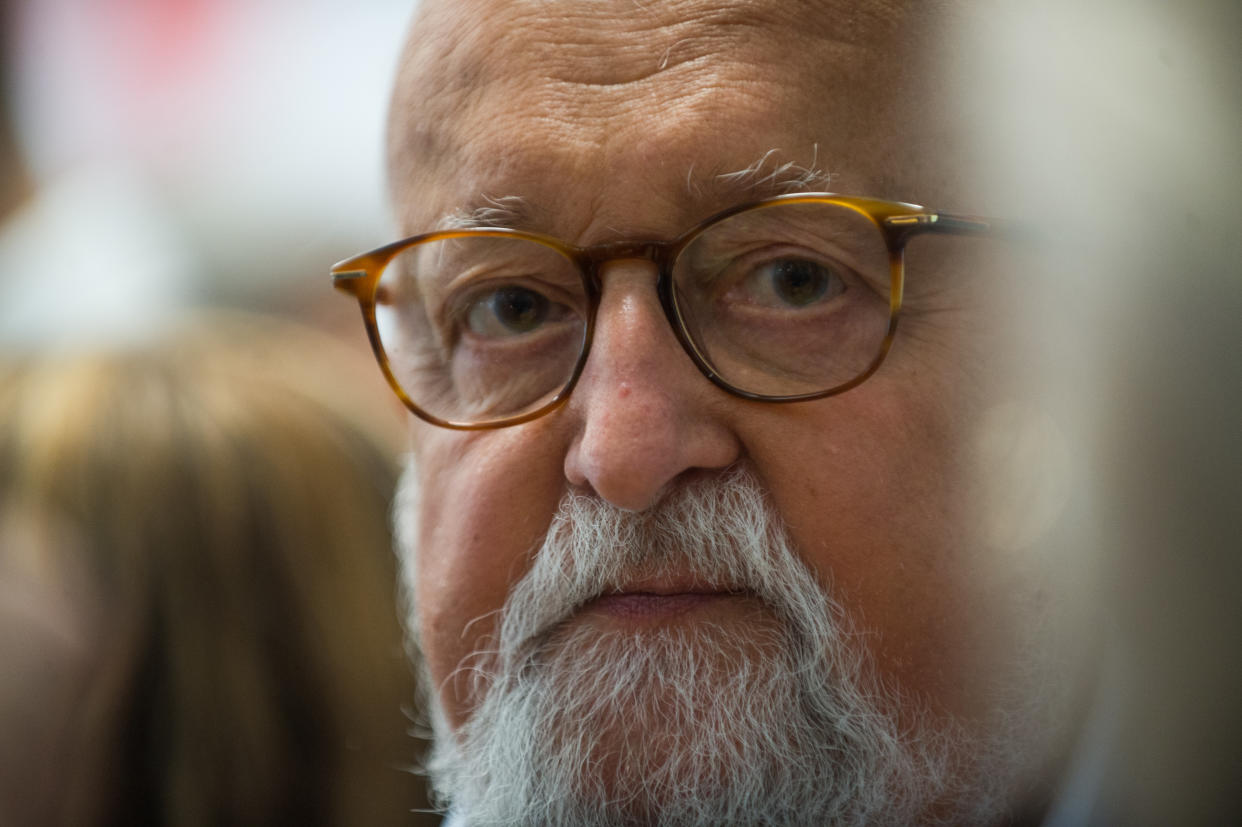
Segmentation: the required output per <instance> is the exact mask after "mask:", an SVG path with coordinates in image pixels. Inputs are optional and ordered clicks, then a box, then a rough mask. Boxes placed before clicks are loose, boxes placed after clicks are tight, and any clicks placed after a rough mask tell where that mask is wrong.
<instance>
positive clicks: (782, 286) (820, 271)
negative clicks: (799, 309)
mask: <svg viewBox="0 0 1242 827" xmlns="http://www.w3.org/2000/svg"><path fill="white" fill-rule="evenodd" d="M772 287H773V289H774V290H775V291H776V294H777V295H778V296H780V297H781V298H782V299H784V300H785V301H787V302H789V303H790V304H793V305H799V306H801V305H806V304H810V303H811V302H813V301H815V300H816V299H818V298H820V297H821V296H823V295H824V293H825V292H827V290H828V273H827V272H826V271H825V270H824V268H823V267H821V266H819V265H818V264H816V263H814V262H812V261H797V260H788V261H780V262H777V263H776V267H775V272H774V273H773V274H772Z"/></svg>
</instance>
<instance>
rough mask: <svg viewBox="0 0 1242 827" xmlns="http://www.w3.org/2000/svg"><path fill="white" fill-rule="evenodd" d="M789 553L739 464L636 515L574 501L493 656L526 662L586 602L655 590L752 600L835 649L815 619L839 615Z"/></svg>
mask: <svg viewBox="0 0 1242 827" xmlns="http://www.w3.org/2000/svg"><path fill="white" fill-rule="evenodd" d="M790 548H791V544H790V542H789V540H788V538H787V537H786V536H785V531H784V527H783V524H782V523H781V522H780V520H779V518H778V517H777V516H776V514H775V511H774V510H773V509H772V508H771V506H770V504H769V503H768V501H767V498H766V495H765V494H764V491H763V489H762V487H761V486H760V483H759V481H758V479H757V477H756V476H755V474H754V473H753V472H752V471H751V470H749V468H747V467H746V466H745V465H741V464H739V465H735V466H733V467H732V468H730V469H728V470H727V471H726V472H724V473H723V474H722V475H720V476H717V477H714V478H709V479H704V480H702V481H695V482H690V483H688V484H687V485H685V486H683V487H681V488H678V489H677V490H675V491H674V492H672V493H671V494H670V495H669V497H667V498H666V499H665V500H664V501H662V502H661V503H659V504H658V505H657V506H656V507H655V508H653V509H651V510H649V511H646V512H642V513H634V512H629V511H624V510H622V509H619V508H617V507H615V506H613V505H610V504H609V503H607V502H606V501H603V500H601V499H599V498H597V497H593V496H590V495H587V494H581V493H576V492H571V493H570V494H568V495H567V496H566V497H565V498H564V499H563V500H562V502H561V505H560V507H559V509H558V510H557V512H556V514H555V515H554V517H553V519H552V522H551V524H550V526H549V528H548V532H547V535H546V536H545V539H544V542H543V544H542V545H541V547H540V548H539V549H538V550H537V552H536V553H535V555H534V560H533V563H532V565H531V568H530V570H529V571H528V572H527V573H526V575H525V576H524V577H523V578H522V579H521V580H520V581H519V582H518V584H517V585H516V586H515V587H514V588H513V590H512V591H511V593H510V597H509V600H508V601H507V602H506V604H505V607H504V609H503V611H502V614H501V623H500V629H499V640H498V647H497V648H498V650H499V655H500V656H501V657H502V658H503V659H506V660H509V659H512V658H522V657H526V656H528V655H529V654H530V652H531V651H532V648H533V647H537V646H538V644H539V642H540V641H541V640H542V639H544V638H546V637H547V635H548V634H549V633H550V632H551V631H552V630H554V629H555V628H557V627H558V626H559V625H560V624H562V623H564V622H565V621H567V620H569V619H570V618H572V617H573V615H574V613H575V612H576V611H578V609H580V608H581V607H582V606H583V605H584V604H586V603H588V602H589V601H591V600H593V599H595V598H597V597H600V596H603V595H607V594H615V593H618V592H622V591H627V590H629V589H630V588H632V587H633V586H634V584H636V583H649V582H653V581H657V582H658V581H667V582H676V583H693V584H694V586H695V587H696V588H699V589H708V590H712V591H728V592H746V593H749V594H752V595H754V596H755V597H757V598H758V599H759V600H760V601H761V602H762V603H764V604H765V605H766V606H767V608H769V609H770V610H771V611H772V612H773V613H774V614H775V615H776V616H777V617H778V618H779V619H780V620H782V621H783V622H784V624H785V625H786V626H789V627H791V628H790V629H789V630H788V631H790V632H791V633H793V636H794V638H795V639H796V640H797V641H799V642H800V643H803V644H805V645H810V646H814V648H816V649H823V648H826V647H832V648H834V649H835V648H837V641H838V640H839V638H840V624H828V623H818V622H814V621H812V620H811V619H812V618H820V617H824V616H825V615H831V616H833V617H836V618H839V617H840V616H841V613H840V612H839V611H838V610H837V607H836V606H835V605H834V604H833V603H832V601H831V600H830V599H829V598H828V597H827V596H826V595H824V593H823V590H822V588H821V587H820V586H819V584H818V582H817V581H816V580H815V578H814V575H812V574H811V572H810V570H809V569H808V568H807V567H806V565H805V564H804V563H803V562H802V561H801V560H799V559H798V558H797V557H795V556H794V555H793V554H791V553H790V552H789V549H790ZM811 595H815V596H819V597H820V598H822V599H821V601H820V605H817V606H815V607H813V608H812V607H807V606H806V603H807V600H808V597H809V596H811ZM808 609H811V610H809V611H808ZM808 624H811V625H812V626H813V628H811V627H808ZM507 665H509V666H513V665H515V664H513V663H508V664H507Z"/></svg>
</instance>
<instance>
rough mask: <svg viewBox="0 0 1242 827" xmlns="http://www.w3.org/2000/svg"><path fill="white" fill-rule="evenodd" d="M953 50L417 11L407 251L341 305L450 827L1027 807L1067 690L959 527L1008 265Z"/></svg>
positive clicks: (972, 499)
mask: <svg viewBox="0 0 1242 827" xmlns="http://www.w3.org/2000/svg"><path fill="white" fill-rule="evenodd" d="M948 19H951V18H950V17H949V16H947V15H945V14H944V8H943V6H942V4H930V3H922V2H913V1H912V2H862V3H843V2H830V1H829V0H825V1H824V2H796V3H791V2H785V1H784V0H767V2H763V1H762V0H759V1H758V2H756V1H754V0H752V1H751V2H726V0H675V1H674V2H663V3H640V2H635V0H561V1H560V2H546V0H509V1H508V2H485V1H484V0H478V2H463V0H440V1H439V2H433V1H432V0H428V2H426V3H424V6H423V9H422V11H421V14H420V17H419V19H418V20H417V21H416V23H415V25H414V27H413V34H412V38H411V41H410V44H409V46H408V49H407V51H406V54H405V55H404V58H403V60H402V63H401V68H400V73H399V77H398V81H397V88H396V93H395V96H394V103H393V111H392V120H391V130H390V159H389V160H390V170H391V180H392V187H393V193H394V198H395V203H396V206H397V211H398V217H399V221H400V224H401V227H402V229H403V230H404V231H405V233H406V234H407V235H410V236H411V238H408V239H406V240H404V241H401V242H397V243H396V244H393V245H389V246H387V247H385V248H381V249H380V250H377V251H373V252H371V253H368V254H364V255H362V256H358V257H355V258H353V259H350V260H348V261H345V262H342V263H341V264H339V265H337V266H336V268H334V276H335V281H336V284H337V286H338V287H340V288H341V289H343V290H345V291H347V292H351V293H353V294H354V295H356V296H357V297H358V298H359V300H360V302H361V304H362V306H363V312H364V316H365V318H366V320H367V324H368V330H369V333H370V335H371V340H372V343H373V345H374V346H375V349H376V353H377V355H378V356H379V359H380V362H381V365H382V366H383V367H384V370H385V372H386V375H387V377H388V379H389V381H390V382H391V384H392V385H393V387H394V389H395V390H396V391H397V392H398V393H399V395H400V396H401V397H402V399H403V401H404V402H405V404H406V405H407V407H409V409H410V410H411V411H412V412H413V413H414V414H415V415H416V417H415V418H414V419H413V420H412V421H413V426H412V427H413V443H414V452H413V460H412V465H411V468H410V470H409V473H408V474H407V485H406V486H405V488H404V494H403V496H402V499H401V501H400V502H399V503H398V519H399V522H400V528H401V529H402V534H403V548H404V556H405V562H406V570H407V575H408V578H407V579H408V585H409V587H410V590H411V597H412V600H411V605H412V612H411V627H412V629H413V630H414V632H415V634H416V636H417V640H418V643H419V645H420V647H421V650H422V653H423V655H424V658H425V673H426V674H425V677H426V681H427V688H428V702H429V705H430V707H431V714H432V717H433V723H434V727H435V732H436V745H435V749H434V753H433V755H432V756H431V758H430V761H429V769H430V772H431V775H432V778H433V782H434V785H435V787H436V789H437V790H438V791H439V793H440V794H441V795H442V797H443V799H444V801H445V802H446V803H447V804H448V806H449V807H450V809H451V811H452V812H453V813H454V817H455V818H456V819H458V820H459V821H460V822H461V823H464V824H468V825H483V824H532V825H542V824H565V825H592V824H600V825H605V824H662V825H665V824H666V825H673V824H676V825H681V824H808V825H823V824H910V823H954V824H957V823H962V824H967V823H977V824H1000V823H1031V822H1038V821H1039V819H1040V818H1042V817H1043V814H1044V813H1045V812H1046V811H1047V809H1048V805H1049V801H1050V800H1051V799H1052V793H1051V788H1050V785H1051V782H1052V781H1053V780H1054V779H1055V778H1056V777H1057V776H1058V774H1059V773H1061V772H1062V771H1063V770H1064V766H1063V764H1064V757H1065V755H1066V753H1067V749H1066V739H1065V738H1064V737H1063V736H1064V735H1065V733H1066V732H1067V731H1069V730H1072V729H1073V728H1074V726H1075V722H1076V720H1077V717H1076V715H1075V713H1074V712H1073V710H1074V709H1076V708H1077V706H1075V705H1074V704H1072V703H1071V699H1072V698H1073V697H1074V696H1075V695H1076V692H1075V691H1074V690H1073V688H1072V686H1073V684H1074V682H1073V681H1072V680H1070V678H1069V675H1070V673H1071V672H1072V670H1070V669H1068V668H1065V667H1064V664H1065V663H1066V662H1067V661H1072V660H1073V658H1072V657H1071V656H1070V655H1068V654H1067V650H1065V649H1064V648H1060V649H1056V648H1054V647H1053V646H1052V645H1051V644H1050V643H1049V640H1050V639H1051V638H1053V637H1055V636H1056V635H1055V632H1056V631H1057V630H1058V628H1059V621H1060V620H1061V619H1062V617H1063V613H1062V610H1061V608H1059V607H1058V604H1057V602H1056V594H1055V591H1054V590H1050V589H1049V582H1050V581H1049V579H1048V578H1047V577H1046V576H1045V575H1046V572H1045V571H1043V570H1042V569H1041V567H1040V565H1039V563H1038V561H1033V560H1032V559H1027V558H1024V557H1022V556H1021V555H1015V554H1012V553H1009V552H1010V551H1011V549H1012V547H1013V546H1014V544H1015V542H1016V541H1015V542H1005V541H1002V540H998V539H997V536H998V532H997V530H996V522H997V515H996V514H995V513H994V511H993V510H991V508H990V507H985V506H984V505H983V503H984V501H985V500H984V497H983V494H984V493H986V492H985V489H987V491H990V490H991V489H992V488H994V487H995V479H994V477H993V476H992V474H991V472H990V471H989V470H988V462H987V459H988V457H987V453H988V451H987V450H985V448H986V446H987V445H988V444H989V439H986V438H981V437H980V435H981V434H985V435H986V434H988V433H992V432H993V431H989V430H988V429H989V427H990V426H989V424H988V423H994V422H995V421H997V416H996V412H997V411H998V410H1005V409H1004V408H1003V406H1002V407H999V408H998V401H999V400H1001V399H1004V398H1006V396H1005V395H1006V393H1007V392H1008V389H1007V387H1006V372H1005V368H1006V366H1007V362H1008V360H1007V357H1006V355H1005V351H1004V349H1003V348H1000V347H999V343H1001V342H1003V341H1004V338H1003V336H1002V335H1001V334H1003V333H1004V332H1005V331H1004V329H1003V328H1004V327H1005V325H1004V324H998V323H997V318H998V314H997V312H996V309H997V306H998V304H997V303H998V296H1000V297H1002V299H1001V300H1003V294H1004V292H1005V290H1006V285H1007V283H1008V275H1009V273H1007V272H1006V269H1007V268H1008V269H1009V270H1012V269H1014V268H1015V267H1016V264H1013V263H1012V262H1010V261H1009V260H1007V256H1008V254H1009V253H1008V250H1009V248H1008V247H1007V246H1006V244H1005V242H1004V241H1003V240H1001V241H997V240H996V236H997V235H998V233H997V232H996V231H997V229H998V226H997V225H996V224H995V223H993V222H990V221H988V220H986V219H980V218H969V217H965V216H964V215H961V214H958V213H956V212H950V211H954V210H963V211H965V212H968V213H974V212H983V211H985V208H986V207H987V206H988V205H985V204H979V203H977V202H976V199H977V198H978V197H979V191H978V189H977V186H976V184H975V183H974V182H972V180H971V177H970V176H969V175H968V174H967V173H968V172H969V171H970V169H971V165H970V163H969V162H968V160H967V157H966V156H967V154H968V153H967V149H966V145H965V144H964V143H963V141H962V137H963V135H962V133H961V131H960V130H959V129H958V128H957V127H956V125H955V124H956V119H955V117H954V110H953V108H952V97H951V95H949V94H947V92H948V89H949V85H948V83H947V81H946V73H947V70H946V69H945V67H944V65H943V63H942V59H943V57H944V54H943V51H942V50H944V49H946V48H948V46H947V41H946V39H945V38H944V37H943V36H942V35H943V31H944V28H945V25H946V21H947V20H948ZM829 192H831V193H846V194H848V195H832V194H828V193H829ZM909 201H918V202H919V203H927V204H931V205H933V207H936V208H940V209H923V208H921V207H916V206H913V205H912V204H910V203H906V202H909ZM985 252H986V253H987V257H986V258H985V257H984V254H985ZM898 318H900V325H898ZM1000 420H1001V421H1008V420H1007V419H1006V417H1005V416H1003V415H1002V416H1001V417H1000ZM993 441H994V440H993ZM1004 525H1005V526H1007V525H1008V524H1007V523H1005V524H1004ZM1002 527H1004V526H1002ZM1000 534H1001V535H1003V534H1004V531H1003V530H1002V531H1001V532H1000ZM1010 539H1011V540H1012V538H1010ZM1054 664H1055V666H1054Z"/></svg>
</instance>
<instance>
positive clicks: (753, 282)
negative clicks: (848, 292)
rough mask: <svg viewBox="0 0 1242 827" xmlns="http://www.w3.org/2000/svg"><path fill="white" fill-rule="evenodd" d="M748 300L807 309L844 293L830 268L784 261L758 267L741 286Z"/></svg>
mask: <svg viewBox="0 0 1242 827" xmlns="http://www.w3.org/2000/svg"><path fill="white" fill-rule="evenodd" d="M739 286H740V287H741V289H742V290H743V292H744V293H745V295H746V298H747V299H748V300H749V301H751V302H754V303H755V304H759V305H763V306H766V307H778V308H779V307H807V306H809V305H812V304H815V303H816V302H821V301H824V300H825V299H831V298H833V297H834V296H837V295H839V294H840V293H841V292H842V291H844V290H845V282H843V281H842V280H841V277H840V276H838V275H837V274H836V272H834V271H833V270H832V269H831V268H829V267H827V266H826V265H823V264H820V263H819V262H816V261H809V260H807V259H801V258H781V259H775V260H773V261H769V262H766V263H764V264H763V265H761V266H759V267H757V268H756V269H755V270H754V271H753V272H752V273H751V274H750V275H749V276H748V277H747V278H746V280H745V281H744V282H742V284H741V285H739Z"/></svg>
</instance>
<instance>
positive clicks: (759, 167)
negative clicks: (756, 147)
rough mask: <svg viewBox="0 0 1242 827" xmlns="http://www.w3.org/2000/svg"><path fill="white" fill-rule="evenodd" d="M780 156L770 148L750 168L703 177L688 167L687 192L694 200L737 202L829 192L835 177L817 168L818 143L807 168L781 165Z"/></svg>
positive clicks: (793, 164) (779, 152) (792, 163)
mask: <svg viewBox="0 0 1242 827" xmlns="http://www.w3.org/2000/svg"><path fill="white" fill-rule="evenodd" d="M780 157H781V150H779V149H769V150H768V151H767V152H765V153H763V155H761V156H760V157H759V158H758V159H757V160H756V161H755V162H754V163H753V164H751V165H749V166H746V167H742V168H741V169H739V170H734V171H732V172H717V173H715V174H711V175H706V176H704V175H696V174H695V170H694V167H693V166H691V168H690V170H689V171H688V172H687V173H686V191H687V192H688V193H689V194H690V195H691V196H693V197H695V198H704V197H710V198H712V199H713V200H717V201H728V200H734V201H736V200H739V199H741V198H766V197H768V196H772V195H784V194H786V193H791V192H810V191H812V190H828V189H830V185H831V183H832V179H833V178H834V177H835V176H834V175H833V174H832V173H830V172H827V171H825V170H823V169H821V168H820V167H819V165H818V160H819V144H815V145H814V154H813V156H812V158H811V165H810V166H803V165H801V164H798V163H796V162H794V161H785V162H784V163H781V162H780Z"/></svg>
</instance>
